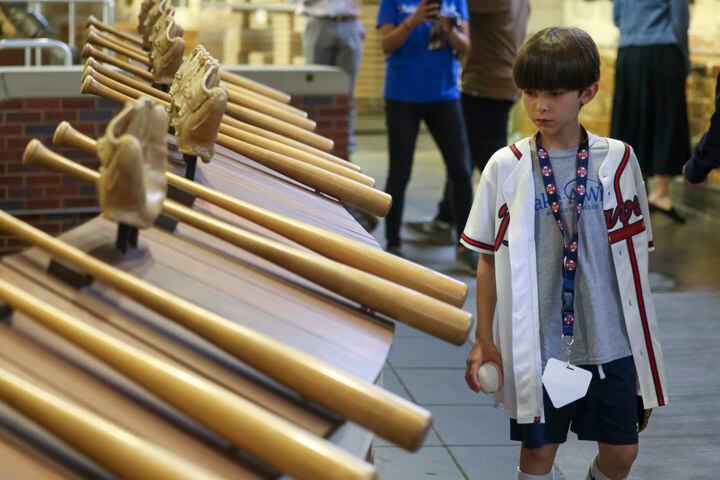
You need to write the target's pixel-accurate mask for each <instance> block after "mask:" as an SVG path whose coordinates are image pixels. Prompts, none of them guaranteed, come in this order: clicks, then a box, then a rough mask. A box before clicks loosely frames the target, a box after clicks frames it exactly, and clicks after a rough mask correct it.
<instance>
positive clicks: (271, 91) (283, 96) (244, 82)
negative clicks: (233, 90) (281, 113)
mask: <svg viewBox="0 0 720 480" xmlns="http://www.w3.org/2000/svg"><path fill="white" fill-rule="evenodd" d="M220 79H221V80H223V81H224V82H227V83H232V84H233V85H237V86H238V87H243V88H247V89H248V90H252V91H253V92H256V93H260V94H262V95H265V96H266V97H270V98H273V99H275V100H277V101H278V102H281V103H290V95H288V94H287V93H285V92H281V91H280V90H277V89H275V88H272V87H268V86H267V85H264V84H262V83H260V82H256V81H255V80H250V79H249V78H246V77H243V76H242V75H238V74H237V73H232V72H228V71H227V70H223V69H222V68H220Z"/></svg>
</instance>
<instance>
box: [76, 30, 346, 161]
mask: <svg viewBox="0 0 720 480" xmlns="http://www.w3.org/2000/svg"><path fill="white" fill-rule="evenodd" d="M82 56H83V58H95V59H96V60H99V61H102V62H104V63H107V64H110V65H112V66H114V67H117V68H120V69H122V70H125V71H126V72H128V73H131V74H132V75H134V76H135V77H138V78H142V79H143V80H145V81H148V82H152V81H153V79H152V74H151V73H150V72H148V71H147V70H143V69H141V68H139V67H136V66H135V65H131V64H129V63H127V62H124V61H122V60H119V59H117V58H116V57H113V56H111V55H106V54H104V53H102V52H101V51H99V50H98V49H96V48H94V47H93V46H92V45H91V44H89V43H87V44H85V46H84V47H83V50H82ZM224 121H225V122H226V123H228V124H229V125H231V126H233V127H235V128H239V129H241V130H246V131H249V132H252V133H255V134H258V135H263V136H265V137H267V138H270V139H272V140H275V141H278V142H281V143H285V144H286V145H289V146H292V147H295V148H299V149H301V150H304V151H306V152H308V153H312V154H315V155H317V156H320V157H323V158H325V159H327V160H330V161H333V162H335V163H338V164H344V166H346V167H348V168H351V169H354V170H358V171H359V170H360V168H359V167H358V166H357V165H355V164H353V163H351V162H348V161H347V160H344V159H342V158H340V157H337V156H335V155H332V154H331V153H328V152H326V151H325V150H322V149H319V148H316V147H314V146H312V145H308V144H306V143H303V142H301V141H298V140H294V139H292V138H287V137H285V136H283V135H280V134H278V133H275V132H270V131H268V130H265V129H262V128H260V127H257V126H255V125H251V124H249V123H245V122H241V121H239V120H237V119H234V118H232V117H229V116H227V117H226V118H225V119H224Z"/></svg>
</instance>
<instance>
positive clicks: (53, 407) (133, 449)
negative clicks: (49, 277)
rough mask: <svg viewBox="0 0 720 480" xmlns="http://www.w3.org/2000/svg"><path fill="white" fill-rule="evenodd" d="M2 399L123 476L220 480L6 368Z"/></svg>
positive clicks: (1, 375) (0, 381)
mask: <svg viewBox="0 0 720 480" xmlns="http://www.w3.org/2000/svg"><path fill="white" fill-rule="evenodd" d="M2 283H5V282H2ZM0 400H2V401H3V402H5V403H7V404H8V405H10V406H11V407H13V408H15V409H16V410H17V411H19V412H21V413H23V414H24V415H25V416H27V417H29V418H31V419H33V420H34V421H36V422H37V423H38V424H40V425H41V426H42V427H43V428H45V429H47V430H49V431H50V432H52V433H54V434H55V435H56V436H57V437H59V438H60V439H62V440H63V441H65V442H67V443H68V444H69V445H71V446H73V447H75V448H76V449H77V450H79V451H80V452H82V453H84V454H86V455H87V456H88V457H90V458H92V459H93V460H95V461H97V462H98V463H99V464H100V465H102V466H104V467H105V468H107V469H108V470H110V471H111V472H113V473H115V474H117V475H118V476H120V477H122V478H137V479H143V480H175V479H184V480H197V479H198V478H203V479H205V478H207V479H212V480H221V477H219V476H217V475H215V474H214V473H212V472H210V471H208V470H206V469H205V468H202V467H200V466H199V465H196V464H194V463H191V462H189V461H187V460H185V459H184V458H182V457H180V456H178V455H176V454H174V453H171V452H169V451H167V450H165V449H163V448H162V447H160V446H158V445H155V444H153V443H151V442H148V441H147V440H145V439H144V438H142V437H139V436H137V435H135V434H134V433H132V432H130V431H128V430H126V429H124V428H122V427H120V426H118V425H116V424H114V423H112V422H110V421H108V420H106V419H104V418H103V417H101V416H99V415H96V414H95V413H93V412H92V411H91V410H88V409H86V408H84V407H81V406H79V405H78V404H76V403H72V402H70V401H67V400H65V399H64V398H61V397H59V396H57V395H55V394H53V393H51V392H49V391H48V390H45V389H43V388H40V387H38V386H37V385H35V384H34V383H32V382H29V381H27V380H25V379H23V378H22V377H20V376H18V375H16V374H14V373H12V372H10V371H9V370H6V369H4V368H0Z"/></svg>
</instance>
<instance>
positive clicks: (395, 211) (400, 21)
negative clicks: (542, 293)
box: [377, 0, 477, 269]
mask: <svg viewBox="0 0 720 480" xmlns="http://www.w3.org/2000/svg"><path fill="white" fill-rule="evenodd" d="M467 19H468V9H467V4H466V2H465V0H439V1H438V0H421V1H419V0H381V2H380V8H379V10H378V19H377V28H378V29H379V31H380V36H381V44H382V48H383V51H384V52H385V54H386V55H387V56H388V57H387V64H386V70H385V86H384V92H383V96H384V98H385V115H386V122H387V132H388V147H389V156H390V162H389V169H388V177H387V182H386V185H385V191H386V192H387V193H389V194H390V195H392V197H393V205H392V208H391V209H390V213H389V214H388V216H387V218H386V229H385V236H386V240H387V244H386V249H387V250H388V251H390V252H392V253H395V254H399V255H402V251H401V248H400V247H401V244H400V243H401V240H400V225H401V223H402V214H403V207H404V200H405V190H406V188H407V184H408V182H409V180H410V173H411V170H412V163H413V155H414V150H415V142H416V140H417V136H418V132H419V128H420V122H421V121H424V122H425V124H426V125H427V128H428V130H429V131H430V134H431V135H432V137H433V139H434V140H435V143H436V144H437V146H438V148H439V150H440V152H441V154H442V157H443V161H444V162H445V168H446V170H447V176H448V178H449V180H450V184H451V188H452V202H451V203H452V208H453V213H454V215H455V218H457V220H458V221H457V234H458V238H459V235H460V233H461V232H462V231H463V229H464V228H465V221H466V220H467V216H468V213H469V211H470V206H471V204H472V185H471V183H470V154H469V148H468V143H467V137H466V135H465V123H464V121H463V116H462V109H461V106H460V101H459V98H460V91H459V88H458V73H459V68H460V65H459V62H458V59H457V55H464V54H466V53H467V51H468V49H469V46H470V42H469V38H468V33H467V32H468V24H467ZM434 24H436V25H437V27H436V29H437V28H439V30H440V31H441V32H442V34H441V35H440V37H441V38H440V39H435V38H434V39H433V44H432V45H431V41H430V33H431V30H432V29H433V25H434ZM456 260H457V261H458V262H460V263H462V264H463V265H467V266H468V268H471V269H474V268H475V266H476V264H477V256H476V255H475V254H474V252H471V251H470V250H467V249H465V248H464V247H462V246H459V245H458V247H457V251H456Z"/></svg>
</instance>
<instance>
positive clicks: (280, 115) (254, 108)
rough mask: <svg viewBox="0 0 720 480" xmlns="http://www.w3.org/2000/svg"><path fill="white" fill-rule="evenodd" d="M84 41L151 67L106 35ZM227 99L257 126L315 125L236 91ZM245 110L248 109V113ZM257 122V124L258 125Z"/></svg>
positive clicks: (141, 55) (94, 35)
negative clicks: (281, 123)
mask: <svg viewBox="0 0 720 480" xmlns="http://www.w3.org/2000/svg"><path fill="white" fill-rule="evenodd" d="M85 40H86V41H87V42H89V43H92V44H93V45H96V46H100V47H104V48H110V49H111V50H114V51H115V52H117V53H120V54H122V55H125V56H128V57H129V58H133V59H134V60H137V61H139V62H142V63H144V64H146V65H148V66H150V65H151V61H150V56H149V55H148V53H146V52H144V51H139V52H138V51H135V50H133V48H132V47H128V46H126V45H123V44H122V43H120V42H118V41H115V40H114V39H111V38H110V37H109V36H107V35H103V34H102V33H100V32H97V31H96V30H95V29H94V28H91V29H89V30H88V31H87V33H86V35H85ZM228 99H229V100H230V101H231V104H228V106H227V108H226V111H227V112H228V113H229V114H230V115H232V116H234V117H235V118H238V119H240V120H243V119H245V120H248V121H251V122H252V123H255V124H257V125H259V126H264V124H272V121H271V119H272V118H275V119H278V120H282V121H283V122H287V123H289V124H291V125H295V126H296V127H300V128H302V129H305V130H310V131H312V130H315V128H316V126H317V124H316V123H315V122H314V121H313V120H310V119H308V118H306V117H303V116H299V115H295V114H294V113H292V112H290V111H287V110H286V109H284V108H277V107H275V106H273V105H271V104H268V103H267V102H263V101H260V100H256V99H254V98H253V97H247V96H243V95H240V94H238V93H237V91H233V92H232V93H231V92H228ZM247 109H250V112H248V110H247ZM253 112H257V113H259V114H261V116H258V115H255V114H254V113H253ZM263 115H267V116H269V117H271V118H270V119H268V118H265V117H264V116H263ZM258 122H259V123H258ZM268 122H269V123H268Z"/></svg>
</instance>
